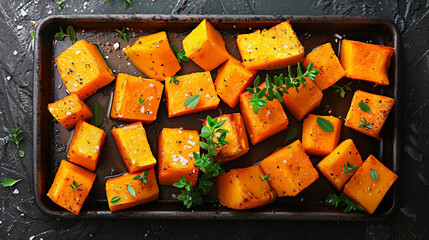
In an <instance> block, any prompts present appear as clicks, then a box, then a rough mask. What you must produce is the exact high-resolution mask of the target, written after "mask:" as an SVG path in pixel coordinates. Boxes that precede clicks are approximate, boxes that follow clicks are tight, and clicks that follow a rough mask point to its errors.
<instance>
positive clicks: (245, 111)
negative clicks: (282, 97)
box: [240, 83, 289, 145]
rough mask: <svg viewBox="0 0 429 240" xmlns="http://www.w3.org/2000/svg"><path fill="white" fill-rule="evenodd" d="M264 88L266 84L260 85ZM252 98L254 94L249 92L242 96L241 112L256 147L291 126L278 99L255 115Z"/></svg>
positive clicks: (269, 102)
mask: <svg viewBox="0 0 429 240" xmlns="http://www.w3.org/2000/svg"><path fill="white" fill-rule="evenodd" d="M264 87H265V83H263V84H261V85H260V88H261V89H262V88H264ZM252 97H253V94H251V93H250V92H247V91H246V92H244V93H242V94H241V95H240V110H241V114H242V115H243V118H244V123H245V124H246V129H247V132H248V133H249V137H250V141H251V142H252V144H253V145H256V144H257V143H259V142H261V141H263V140H265V139H267V138H269V137H271V136H273V135H274V134H276V133H278V132H281V131H283V130H285V129H286V128H287V126H288V124H289V119H288V118H287V116H286V113H285V112H284V110H283V107H282V104H281V103H280V101H279V100H277V99H274V100H273V101H268V104H267V105H264V106H263V107H262V109H260V110H259V112H258V114H255V112H253V109H252V104H251V103H250V100H252Z"/></svg>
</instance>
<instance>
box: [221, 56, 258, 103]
mask: <svg viewBox="0 0 429 240" xmlns="http://www.w3.org/2000/svg"><path fill="white" fill-rule="evenodd" d="M256 72H257V71H256V70H249V69H246V68H245V67H244V66H243V64H241V62H240V61H238V60H237V59H235V58H233V57H231V58H230V59H229V60H228V61H226V62H225V63H224V64H223V65H222V67H221V68H220V69H219V71H218V73H217V77H216V80H215V82H214V85H215V87H216V92H217V94H218V95H219V97H220V98H221V99H222V100H223V101H224V102H225V103H226V104H227V105H228V106H230V107H232V108H235V107H236V106H237V104H238V101H239V100H240V94H241V93H242V92H243V91H245V90H246V88H247V87H249V86H250V85H251V84H252V82H253V80H254V79H255V77H256Z"/></svg>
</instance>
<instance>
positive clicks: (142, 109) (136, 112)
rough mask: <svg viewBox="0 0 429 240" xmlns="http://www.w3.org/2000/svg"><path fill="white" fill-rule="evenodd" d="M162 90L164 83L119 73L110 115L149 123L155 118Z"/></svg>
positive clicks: (122, 119)
mask: <svg viewBox="0 0 429 240" xmlns="http://www.w3.org/2000/svg"><path fill="white" fill-rule="evenodd" d="M163 90H164V85H163V84H162V83H161V82H159V81H156V80H151V79H144V78H141V77H134V76H131V75H128V74H124V73H119V74H118V75H117V76H116V86H115V93H114V96H113V102H112V108H111V111H110V116H111V117H112V118H115V119H119V120H121V121H132V122H134V121H141V122H142V123H144V124H151V123H152V122H153V121H155V120H156V116H157V113H158V108H159V103H160V102H161V97H162V91H163Z"/></svg>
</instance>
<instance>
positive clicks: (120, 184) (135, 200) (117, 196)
mask: <svg viewBox="0 0 429 240" xmlns="http://www.w3.org/2000/svg"><path fill="white" fill-rule="evenodd" d="M145 172H147V173H146V174H145ZM139 175H141V176H144V175H145V176H146V183H145V181H144V180H143V179H141V178H139V177H137V176H139ZM106 195H107V201H108V203H109V209H110V211H111V212H116V211H119V210H122V209H126V208H130V207H134V206H137V205H140V204H144V203H148V202H152V201H155V200H157V199H158V195H159V188H158V184H157V183H156V176H155V171H154V170H153V168H152V169H148V170H146V171H143V172H137V173H124V174H122V175H121V176H119V177H113V178H108V179H107V180H106Z"/></svg>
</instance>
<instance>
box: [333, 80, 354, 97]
mask: <svg viewBox="0 0 429 240" xmlns="http://www.w3.org/2000/svg"><path fill="white" fill-rule="evenodd" d="M350 84H352V83H351V82H349V83H347V84H346V85H344V86H342V87H341V86H339V85H337V84H334V85H333V86H332V88H333V89H334V92H335V93H337V94H339V95H340V97H341V98H344V96H345V95H346V91H345V90H347V91H350V92H351V91H352V89H351V88H350Z"/></svg>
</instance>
